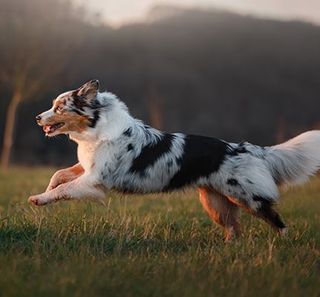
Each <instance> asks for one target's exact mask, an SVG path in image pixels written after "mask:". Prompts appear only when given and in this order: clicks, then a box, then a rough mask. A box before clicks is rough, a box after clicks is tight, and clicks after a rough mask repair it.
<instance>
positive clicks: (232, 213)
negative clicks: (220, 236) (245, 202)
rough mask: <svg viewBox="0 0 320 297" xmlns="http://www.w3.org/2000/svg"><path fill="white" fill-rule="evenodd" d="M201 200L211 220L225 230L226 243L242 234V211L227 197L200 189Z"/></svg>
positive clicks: (208, 189) (206, 189) (211, 190)
mask: <svg viewBox="0 0 320 297" xmlns="http://www.w3.org/2000/svg"><path fill="white" fill-rule="evenodd" d="M199 198H200V202H201V204H202V206H203V208H204V209H205V210H206V211H207V213H208V214H209V216H210V218H211V219H212V220H213V221H214V222H216V223H217V224H219V225H221V226H222V227H223V228H224V230H225V240H226V241H229V240H231V239H232V238H233V236H234V235H239V234H240V223H239V215H240V209H239V207H238V206H237V205H236V204H234V203H232V202H231V201H230V200H228V198H227V197H226V196H224V195H222V194H220V193H218V192H217V191H215V190H213V189H211V188H206V187H200V188H199Z"/></svg>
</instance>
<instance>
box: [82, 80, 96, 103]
mask: <svg viewBox="0 0 320 297" xmlns="http://www.w3.org/2000/svg"><path fill="white" fill-rule="evenodd" d="M98 91H99V81H98V80H97V79H93V80H90V81H88V82H86V83H85V84H84V85H82V86H81V87H80V88H79V89H78V90H77V95H78V96H79V97H81V98H84V99H85V100H86V101H88V102H92V101H94V100H95V99H96V97H97V94H98Z"/></svg>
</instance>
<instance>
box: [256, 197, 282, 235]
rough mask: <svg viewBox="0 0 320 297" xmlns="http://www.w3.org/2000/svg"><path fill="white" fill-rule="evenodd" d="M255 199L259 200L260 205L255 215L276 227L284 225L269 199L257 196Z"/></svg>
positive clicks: (279, 227) (280, 227)
mask: <svg viewBox="0 0 320 297" xmlns="http://www.w3.org/2000/svg"><path fill="white" fill-rule="evenodd" d="M254 200H255V199H254ZM255 201H260V202H261V205H260V207H259V208H258V210H257V216H259V217H260V218H262V219H264V220H265V221H267V222H269V223H271V224H272V225H273V226H274V227H275V228H277V229H283V228H285V227H286V225H285V224H284V222H283V221H282V219H281V217H280V215H279V214H278V213H277V212H276V211H275V210H274V209H273V208H272V205H273V203H272V202H271V201H269V200H266V199H263V198H261V197H259V200H255Z"/></svg>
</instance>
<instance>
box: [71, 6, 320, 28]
mask: <svg viewBox="0 0 320 297" xmlns="http://www.w3.org/2000/svg"><path fill="white" fill-rule="evenodd" d="M74 1H75V2H76V3H78V4H82V5H85V6H86V7H88V8H89V10H90V11H92V12H97V13H99V14H100V15H101V17H102V19H103V20H104V21H105V22H106V23H109V24H111V25H114V26H121V25H122V24H126V23H131V22H135V21H143V20H144V19H145V16H146V15H147V12H148V11H149V10H150V9H151V7H152V6H154V5H159V4H170V5H178V6H182V7H196V8H214V7H217V8H222V9H223V8H225V9H228V10H230V11H235V12H238V13H243V14H251V15H256V16H261V17H269V18H276V19H285V20H287V19H299V20H305V21H308V22H312V23H316V24H319V25H320V0H170V1H169V0H74Z"/></svg>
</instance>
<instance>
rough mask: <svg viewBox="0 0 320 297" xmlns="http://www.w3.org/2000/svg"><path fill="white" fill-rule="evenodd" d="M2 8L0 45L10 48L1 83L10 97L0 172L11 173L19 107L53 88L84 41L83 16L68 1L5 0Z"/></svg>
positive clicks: (5, 54)
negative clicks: (81, 18)
mask: <svg viewBox="0 0 320 297" xmlns="http://www.w3.org/2000/svg"><path fill="white" fill-rule="evenodd" d="M0 5H1V12H0V41H1V44H4V45H5V46H4V47H2V50H3V52H2V55H1V60H2V61H1V65H2V67H1V69H0V80H1V81H2V82H4V83H5V84H6V86H7V88H9V91H10V93H11V99H10V100H9V104H8V108H7V112H6V121H5V126H4V136H3V142H2V152H1V168H2V169H3V170H6V169H7V168H8V166H9V162H10V154H11V149H12V145H13V142H14V130H15V119H16V115H17V110H18V107H19V105H20V103H21V102H22V101H25V100H30V99H37V98H39V97H40V96H39V94H40V93H41V92H44V91H45V90H46V88H47V87H48V86H49V85H50V87H52V85H53V84H54V83H55V79H56V77H57V75H58V74H61V73H62V71H63V70H64V69H65V68H66V67H67V62H68V58H70V55H71V53H72V52H73V51H74V50H76V49H77V48H78V47H79V45H80V43H81V41H82V40H83V39H82V37H80V32H81V30H79V29H78V25H80V24H79V22H78V17H79V15H80V14H79V13H78V14H76V13H75V12H74V8H73V7H72V6H71V5H70V3H69V2H64V1H56V0H45V1H43V0H31V1H28V2H26V1H23V0H14V1H12V0H10V1H9V0H0ZM77 32H78V33H77Z"/></svg>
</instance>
